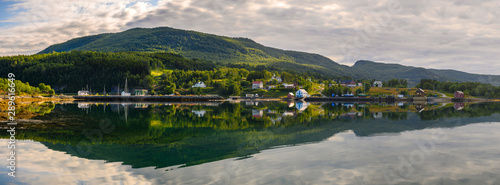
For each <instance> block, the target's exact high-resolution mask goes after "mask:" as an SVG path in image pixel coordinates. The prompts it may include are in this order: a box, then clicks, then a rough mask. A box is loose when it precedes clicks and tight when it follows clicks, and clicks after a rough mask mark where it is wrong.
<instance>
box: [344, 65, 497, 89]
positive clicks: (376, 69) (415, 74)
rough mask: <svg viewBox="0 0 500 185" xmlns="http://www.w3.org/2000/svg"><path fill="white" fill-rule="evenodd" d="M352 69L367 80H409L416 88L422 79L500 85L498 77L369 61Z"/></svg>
mask: <svg viewBox="0 0 500 185" xmlns="http://www.w3.org/2000/svg"><path fill="white" fill-rule="evenodd" d="M351 69H352V70H353V72H352V73H354V74H359V75H360V76H363V77H365V78H372V79H378V80H384V81H387V80H390V79H394V78H398V79H408V85H409V86H414V85H416V84H417V83H419V82H420V79H432V80H438V81H452V82H480V83H489V84H492V85H495V86H499V85H500V76H498V75H480V74H471V73H465V72H461V71H456V70H440V69H425V68H421V67H412V66H403V65H400V64H384V63H377V62H373V61H368V60H359V61H357V62H356V63H355V64H354V65H353V66H352V67H351Z"/></svg>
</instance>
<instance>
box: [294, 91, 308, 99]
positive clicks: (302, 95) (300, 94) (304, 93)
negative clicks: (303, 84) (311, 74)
mask: <svg viewBox="0 0 500 185" xmlns="http://www.w3.org/2000/svg"><path fill="white" fill-rule="evenodd" d="M295 97H297V98H307V97H309V94H307V91H306V90H304V89H299V90H298V91H297V92H296V93H295Z"/></svg>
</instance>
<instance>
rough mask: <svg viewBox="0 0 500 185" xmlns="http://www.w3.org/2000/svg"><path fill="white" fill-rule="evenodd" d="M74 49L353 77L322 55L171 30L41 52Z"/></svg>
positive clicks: (103, 37)
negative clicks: (161, 55) (153, 54)
mask: <svg viewBox="0 0 500 185" xmlns="http://www.w3.org/2000/svg"><path fill="white" fill-rule="evenodd" d="M71 50H85V51H99V52H124V51H143V52H158V51H162V52H171V53H176V54H180V55H182V56H184V57H187V58H198V59H206V60H210V61H213V62H221V63H233V64H250V65H262V64H264V65H267V66H271V67H276V68H281V69H289V70H298V71H300V72H320V73H324V74H336V75H337V76H346V75H350V74H349V73H348V70H346V69H348V68H349V67H348V66H343V65H340V64H338V63H335V62H334V61H332V60H330V59H328V58H326V57H324V56H321V55H318V54H310V53H304V52H296V51H285V50H280V49H275V48H270V47H265V46H263V45H261V44H258V43H256V42H254V41H253V40H250V39H246V38H230V37H224V36H217V35H212V34H205V33H200V32H195V31H186V30H179V29H173V28H168V27H160V28H152V29H148V28H134V29H130V30H127V31H124V32H120V33H110V34H100V35H94V36H87V37H81V38H75V39H72V40H69V41H67V42H64V43H61V44H56V45H53V46H50V47H48V48H47V49H45V50H43V51H41V52H40V53H50V52H53V51H56V52H63V51H71Z"/></svg>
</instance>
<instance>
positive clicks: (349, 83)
mask: <svg viewBox="0 0 500 185" xmlns="http://www.w3.org/2000/svg"><path fill="white" fill-rule="evenodd" d="M340 85H343V86H347V87H356V86H357V84H356V82H355V81H354V80H344V81H342V83H340Z"/></svg>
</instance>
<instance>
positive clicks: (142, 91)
mask: <svg viewBox="0 0 500 185" xmlns="http://www.w3.org/2000/svg"><path fill="white" fill-rule="evenodd" d="M134 94H135V95H136V96H146V95H147V94H148V90H146V89H136V90H135V93H134Z"/></svg>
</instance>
